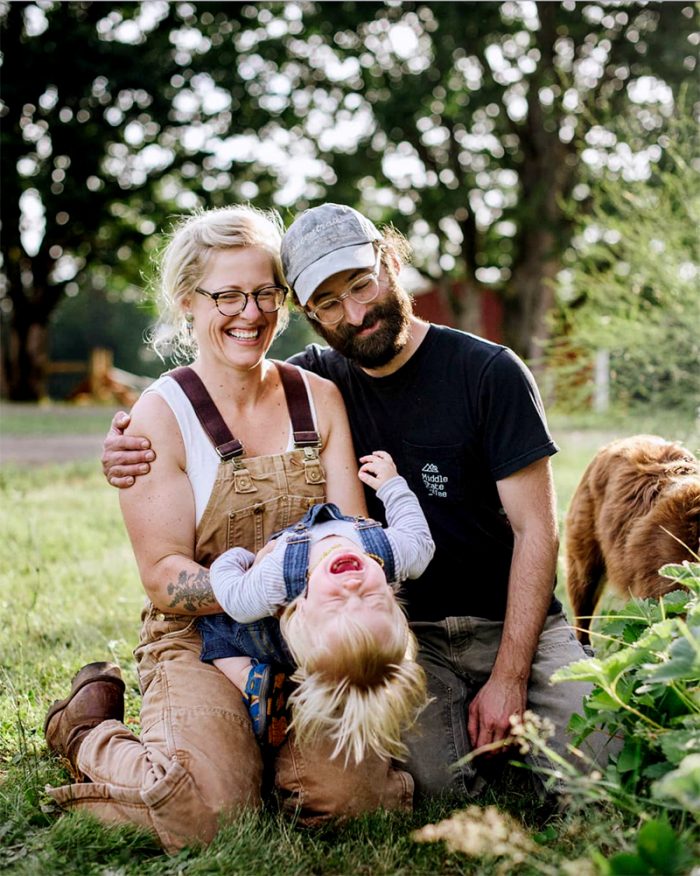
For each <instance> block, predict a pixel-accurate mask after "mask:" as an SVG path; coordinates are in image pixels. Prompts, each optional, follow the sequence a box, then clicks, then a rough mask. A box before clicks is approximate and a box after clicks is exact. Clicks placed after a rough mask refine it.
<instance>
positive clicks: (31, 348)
mask: <svg viewBox="0 0 700 876" xmlns="http://www.w3.org/2000/svg"><path fill="white" fill-rule="evenodd" d="M3 360H4V361H3V366H4V368H3V370H4V383H5V391H6V393H7V396H8V398H9V399H10V400H11V401H23V402H26V401H40V400H41V399H42V398H45V397H46V377H47V373H48V365H49V330H48V326H47V324H46V323H45V322H37V321H36V320H34V319H29V320H26V321H25V320H23V319H17V318H16V312H13V314H12V319H11V322H10V325H9V331H8V343H7V348H6V350H5V353H4V356H3Z"/></svg>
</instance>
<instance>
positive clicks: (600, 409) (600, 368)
mask: <svg viewBox="0 0 700 876" xmlns="http://www.w3.org/2000/svg"><path fill="white" fill-rule="evenodd" d="M594 380H595V384H594V386H595V391H594V393H593V410H594V411H595V412H596V413H605V411H607V409H608V408H609V407H610V351H609V350H596V354H595V376H594Z"/></svg>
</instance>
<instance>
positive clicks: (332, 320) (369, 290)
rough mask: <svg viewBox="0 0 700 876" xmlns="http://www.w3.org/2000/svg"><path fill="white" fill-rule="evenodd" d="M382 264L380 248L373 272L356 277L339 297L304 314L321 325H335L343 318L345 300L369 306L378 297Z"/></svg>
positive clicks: (308, 309)
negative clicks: (348, 299)
mask: <svg viewBox="0 0 700 876" xmlns="http://www.w3.org/2000/svg"><path fill="white" fill-rule="evenodd" d="M381 264H382V247H381V246H380V247H378V249H377V260H376V262H375V265H374V270H373V271H370V272H368V273H367V274H363V275H362V276H361V277H357V278H356V279H355V280H353V282H352V283H351V284H350V286H348V288H347V289H346V290H345V292H343V293H342V294H341V295H336V297H335V298H329V299H328V301H322V302H321V304H319V305H318V307H314V308H313V309H312V308H310V307H307V309H306V313H307V315H308V316H309V318H310V319H315V320H316V322H320V323H321V324H322V325H335V324H336V323H337V322H340V320H341V319H342V318H343V316H345V309H344V307H343V301H345V299H346V298H352V300H353V301H357V303H358V304H369V303H370V301H374V299H375V298H376V297H377V296H378V295H379V273H380V271H381Z"/></svg>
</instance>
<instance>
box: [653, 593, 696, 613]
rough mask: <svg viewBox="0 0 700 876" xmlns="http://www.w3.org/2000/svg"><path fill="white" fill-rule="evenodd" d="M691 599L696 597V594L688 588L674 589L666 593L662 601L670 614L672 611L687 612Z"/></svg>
mask: <svg viewBox="0 0 700 876" xmlns="http://www.w3.org/2000/svg"><path fill="white" fill-rule="evenodd" d="M691 599H694V596H693V595H692V594H690V593H688V592H687V591H686V590H672V591H671V592H670V593H666V594H664V596H663V597H662V599H661V601H662V602H663V604H664V608H665V610H666V614H667V615H668V614H669V613H670V612H673V613H677V614H683V613H685V611H686V609H687V606H688V602H689V601H690V600H691Z"/></svg>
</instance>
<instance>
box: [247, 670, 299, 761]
mask: <svg viewBox="0 0 700 876" xmlns="http://www.w3.org/2000/svg"><path fill="white" fill-rule="evenodd" d="M287 687H288V685H287V675H286V673H285V671H284V670H283V669H282V668H281V667H279V666H274V665H273V664H271V663H255V664H253V666H252V667H251V670H250V673H249V674H248V681H247V683H246V686H245V691H244V694H243V698H244V700H245V703H246V705H247V706H248V712H249V713H250V719H251V721H252V722H253V732H254V733H255V736H256V738H257V739H258V740H259V741H260V742H261V743H263V744H267V745H269V746H271V747H272V748H279V746H280V745H282V743H283V742H284V740H285V738H286V735H287V724H288V721H287Z"/></svg>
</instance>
